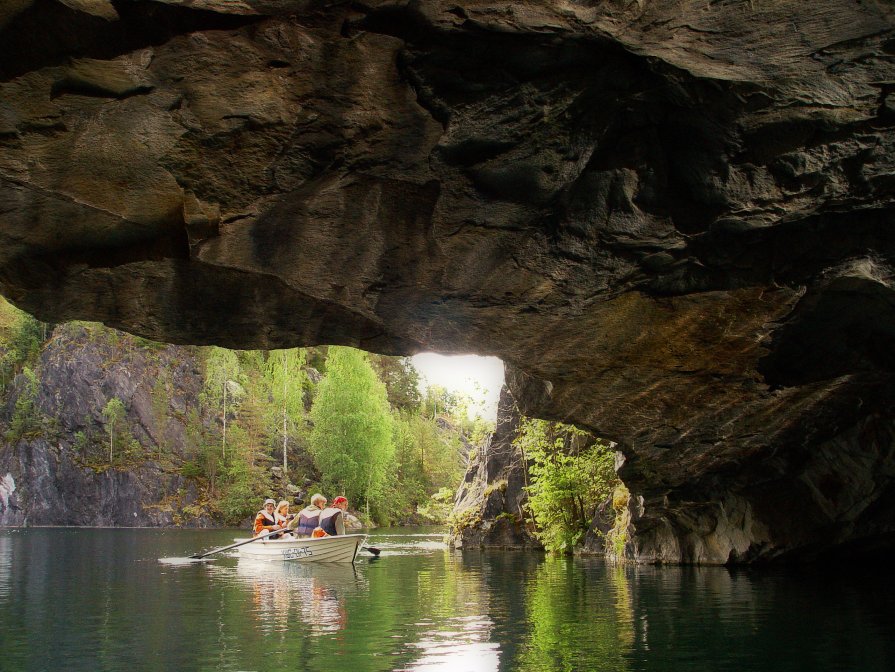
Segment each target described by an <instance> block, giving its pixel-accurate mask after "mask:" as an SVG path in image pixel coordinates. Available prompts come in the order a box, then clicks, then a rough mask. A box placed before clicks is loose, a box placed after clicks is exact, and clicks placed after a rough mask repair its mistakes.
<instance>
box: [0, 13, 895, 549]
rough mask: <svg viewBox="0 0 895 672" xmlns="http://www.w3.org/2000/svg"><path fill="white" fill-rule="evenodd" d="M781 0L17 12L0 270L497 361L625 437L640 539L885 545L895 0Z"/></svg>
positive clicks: (369, 343)
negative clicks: (845, 484) (867, 540)
mask: <svg viewBox="0 0 895 672" xmlns="http://www.w3.org/2000/svg"><path fill="white" fill-rule="evenodd" d="M758 4H759V5H760V6H756V3H748V2H743V3H729V4H727V5H721V6H715V5H712V6H708V5H702V4H699V3H690V2H686V1H683V0H667V1H665V2H655V3H628V4H627V5H623V4H616V3H602V4H600V5H596V6H589V5H588V4H586V3H568V2H531V3H505V2H472V3H463V5H462V6H460V5H457V4H456V3H441V2H437V1H431V2H419V3H403V2H367V3H354V4H351V5H334V6H333V5H324V4H321V3H314V2H307V1H303V2H267V1H265V0H244V1H241V2H229V1H227V2H225V1H224V0H202V1H201V2H195V1H193V2H180V1H178V0H166V1H165V2H153V1H151V0H143V1H140V2H133V3H122V2H107V1H105V0H95V1H93V2H90V1H88V0H77V1H75V0H70V1H66V2H64V3H63V2H55V1H53V0H34V1H33V2H27V1H23V2H20V3H18V4H17V5H16V7H13V13H11V14H7V15H6V16H0V31H2V33H0V35H2V36H3V37H4V38H5V39H4V43H5V44H6V45H7V47H6V50H5V51H4V53H3V58H2V59H0V60H2V61H3V63H4V66H3V68H0V75H2V82H0V146H2V152H0V221H2V231H0V286H2V291H3V292H4V294H5V295H6V296H8V297H9V298H10V299H11V300H13V301H15V302H16V303H18V304H19V305H20V306H22V307H24V308H26V309H28V310H30V311H31V312H33V313H35V314H36V315H38V316H40V317H42V318H45V319H51V320H62V319H71V318H87V319H96V320H101V321H103V322H106V323H107V324H110V325H112V326H116V327H120V328H124V329H126V330H129V331H133V332H135V333H139V334H141V335H144V336H148V337H152V338H156V339H160V340H168V341H172V342H193V343H212V342H214V343H219V344H222V345H228V346H231V347H271V348H272V347H281V346H290V345H305V344H315V343H340V344H349V345H354V346H357V347H361V348H365V349H368V350H375V351H378V352H383V353H388V354H412V353H414V352H418V351H421V350H436V351H442V352H478V353H481V354H494V355H497V356H500V357H501V358H502V359H504V360H505V361H506V362H507V363H508V364H509V365H510V366H512V367H514V368H515V370H516V371H515V372H514V373H512V375H510V376H509V382H510V386H511V388H513V389H514V392H515V396H516V398H517V399H518V400H519V401H520V403H521V404H522V405H523V407H524V410H525V411H526V412H529V413H531V414H534V415H540V416H547V417H552V418H556V419H562V420H565V421H569V422H575V423H577V424H581V425H583V426H586V427H588V428H590V429H592V430H594V431H595V432H597V433H599V434H601V435H603V436H606V437H607V438H611V439H613V440H616V441H618V442H619V444H620V446H621V447H622V449H623V450H624V452H625V453H626V457H627V459H626V463H625V466H624V467H623V469H622V472H621V473H622V475H623V477H624V478H625V480H626V481H627V482H628V483H629V485H630V486H631V488H632V490H633V491H634V492H635V493H637V494H638V496H640V497H642V498H643V507H642V511H641V512H640V514H639V518H636V519H635V527H638V526H639V530H640V532H639V534H638V536H637V537H636V538H635V543H637V544H638V550H637V553H638V554H639V556H640V557H642V558H644V559H657V560H663V559H678V560H680V559H683V560H695V561H708V562H725V561H728V560H730V559H744V558H745V559H749V558H753V557H754V558H765V557H775V556H777V555H781V554H785V553H787V552H790V551H793V550H795V549H797V548H802V547H805V546H807V545H810V544H813V543H816V540H817V539H818V538H821V537H823V536H824V535H829V536H831V537H832V538H834V539H835V540H837V543H838V541H839V540H842V539H845V540H848V539H860V538H861V536H862V535H865V536H868V535H869V536H873V535H878V534H879V533H880V531H881V530H883V529H888V528H886V526H885V521H884V520H883V514H882V513H880V512H876V513H875V512H874V507H875V505H876V504H878V503H879V502H881V501H887V498H889V497H891V492H892V487H893V484H892V473H893V470H892V459H893V456H892V449H891V445H892V444H891V438H890V436H891V420H892V418H891V411H890V406H891V404H890V401H891V399H892V394H891V393H892V389H891V388H892V381H891V374H892V361H891V355H890V353H891V352H892V348H891V345H892V334H893V330H892V328H891V326H890V325H892V316H893V310H892V308H893V300H892V299H893V296H892V288H891V275H892V270H891V269H892V255H893V251H895V245H893V240H892V233H891V231H892V226H891V212H892V208H891V204H892V196H893V187H895V180H893V179H892V177H891V176H892V174H893V172H895V166H893V165H892V159H891V157H892V156H893V154H892V152H891V151H890V150H891V148H892V144H893V141H895V133H893V128H895V105H892V104H891V101H890V98H891V97H892V96H893V95H895V93H893V92H895V85H893V84H891V82H893V81H895V63H893V52H895V48H893V47H892V45H893V44H895V39H893V36H892V25H893V23H892V14H891V9H890V8H889V7H887V6H885V5H884V4H874V3H867V4H864V5H860V6H859V5H855V4H854V3H851V2H845V0H827V1H825V2H820V3H815V4H813V5H812V6H811V7H805V6H804V5H803V3H800V2H795V1H793V2H781V3H772V4H768V5H767V6H765V5H764V4H763V3H758ZM16 9H18V13H15V10H16ZM35 26H42V27H43V28H44V29H45V33H46V35H49V36H53V35H56V34H61V33H62V32H63V31H64V32H65V33H66V35H68V37H67V38H66V39H65V40H60V41H59V42H58V46H54V47H53V48H52V49H51V48H49V47H46V45H44V46H42V45H43V42H41V41H39V40H37V39H36V38H34V37H33V36H29V35H25V34H23V31H24V30H26V29H29V28H34V27H35ZM14 47H15V49H13V48H14ZM855 452H858V453H860V454H861V455H862V456H863V457H862V459H861V460H858V461H857V462H855V460H854V459H853V458H854V453H855ZM820 454H823V455H826V456H827V458H826V459H827V461H828V462H829V463H830V464H832V465H833V466H832V467H831V468H830V470H828V471H829V473H827V470H824V469H821V468H820V466H819V465H818V464H816V461H817V455H820ZM858 472H860V473H861V474H863V475H862V476H861V477H860V478H858V477H855V479H852V480H858V481H860V482H861V485H860V488H859V489H862V492H863V495H862V496H861V497H859V498H858V499H857V500H855V498H854V497H843V496H842V495H841V492H843V491H844V490H842V489H841V488H840V489H839V490H836V488H832V487H822V485H821V484H822V483H829V482H831V481H830V474H833V475H834V476H835V478H837V479H838V480H839V481H848V480H849V479H848V478H847V477H846V475H847V474H849V473H852V474H854V473H858ZM855 487H858V486H855ZM845 490H848V488H845ZM769 493H773V495H770V494H769ZM837 493H840V494H837ZM770 501H773V502H775V503H776V504H775V505H774V506H768V505H767V502H770ZM787 508H792V509H793V510H792V511H789V512H787V511H786V510H779V509H787ZM884 508H885V507H883V508H882V509H881V510H882V511H884ZM799 510H801V511H809V510H810V511H812V512H814V513H812V514H811V515H806V516H804V518H805V520H806V521H807V520H810V523H806V525H805V527H806V529H805V530H800V529H799V525H798V524H797V520H798V518H799V513H798V511H799ZM856 510H858V511H859V512H860V513H859V514H856V513H855V511H856ZM720 530H727V532H723V533H722V532H720ZM730 530H737V532H736V534H733V533H732V532H730ZM796 530H798V531H796ZM831 530H833V531H834V533H833V534H832V535H830V531H831Z"/></svg>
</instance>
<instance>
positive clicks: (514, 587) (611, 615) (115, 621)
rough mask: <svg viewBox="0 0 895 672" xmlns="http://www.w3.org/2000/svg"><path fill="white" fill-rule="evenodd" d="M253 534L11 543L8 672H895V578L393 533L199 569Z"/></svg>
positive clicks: (124, 534) (1, 566) (14, 534)
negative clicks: (303, 559) (347, 561)
mask: <svg viewBox="0 0 895 672" xmlns="http://www.w3.org/2000/svg"><path fill="white" fill-rule="evenodd" d="M233 536H234V534H233V531H232V530H223V531H220V530H219V531H186V530H74V529H72V530H23V531H11V530H0V670H4V671H5V670H7V669H9V670H32V669H33V670H38V669H40V670H43V669H47V670H50V669H52V670H55V669H65V670H75V671H80V670H96V669H99V670H126V671H127V672H142V671H143V670H147V671H149V670H153V671H154V670H233V671H236V670H264V671H274V672H275V671H278V670H283V671H286V670H289V671H290V672H295V671H296V670H299V671H303V670H308V671H315V672H316V671H318V670H320V671H326V672H338V671H341V670H346V671H347V672H380V671H383V672H384V671H388V670H401V671H408V672H410V671H413V672H416V671H427V672H428V671H439V672H440V671H444V672H464V671H467V672H511V671H512V672H516V671H517V670H518V671H520V672H535V671H537V672H541V671H542V670H547V671H548V672H551V671H556V672H560V671H562V672H566V671H570V670H571V671H577V670H588V671H590V670H594V671H606V672H610V671H611V672H620V671H626V670H631V671H632V672H637V671H652V670H656V671H659V670H662V671H665V670H675V671H676V672H678V671H679V672H690V671H694V672H695V671H697V670H698V671H700V672H701V671H702V670H731V671H733V670H736V672H757V671H758V670H762V672H764V671H765V670H803V669H804V670H812V671H814V670H818V671H824V670H846V669H861V670H866V671H868V672H876V671H877V670H879V671H882V670H887V671H888V670H891V669H895V664H893V663H895V629H893V622H895V621H893V614H895V591H892V590H891V588H892V586H893V581H892V579H891V578H889V577H888V575H883V576H882V577H870V578H866V577H861V575H860V574H858V573H855V574H854V575H851V576H850V575H848V574H847V573H845V572H837V573H836V574H834V575H832V576H831V575H829V574H825V575H822V576H811V575H810V573H806V572H803V571H801V570H800V571H797V572H770V571H749V572H742V571H740V572H733V571H728V570H726V569H723V568H703V569H696V568H649V567H640V568H638V567H624V568H619V567H608V566H606V565H604V564H603V563H602V562H600V561H598V560H590V559H568V558H559V559H550V558H545V557H544V556H541V555H538V554H533V553H518V552H517V553H514V552H475V551H467V552H466V553H459V552H456V551H454V550H452V549H450V548H448V547H447V546H446V545H445V544H444V542H443V540H442V537H441V534H440V532H437V531H435V532H433V531H417V532H413V531H385V532H384V533H380V532H378V531H377V532H375V533H374V534H373V535H372V537H371V539H370V542H369V543H370V545H371V546H374V547H377V548H379V549H381V551H382V553H381V555H380V557H379V558H378V559H376V558H373V557H372V556H371V555H369V554H367V555H366V556H365V557H364V558H363V559H361V560H360V561H359V562H358V563H357V564H356V565H354V566H352V565H323V564H301V563H283V562H280V561H275V562H265V561H258V560H246V559H243V558H239V556H238V551H236V550H234V551H231V552H228V553H226V554H222V555H221V556H214V557H215V558H216V559H214V560H213V561H205V562H191V561H190V562H188V561H186V556H188V555H190V554H192V553H194V552H197V551H201V550H203V549H210V548H214V547H218V546H224V545H227V544H229V543H232V538H233ZM160 558H168V559H169V560H171V559H176V558H181V559H182V560H183V562H180V563H177V562H176V561H175V562H166V563H162V562H159V559H160ZM48 633H52V641H53V646H50V647H47V646H46V643H47V636H48Z"/></svg>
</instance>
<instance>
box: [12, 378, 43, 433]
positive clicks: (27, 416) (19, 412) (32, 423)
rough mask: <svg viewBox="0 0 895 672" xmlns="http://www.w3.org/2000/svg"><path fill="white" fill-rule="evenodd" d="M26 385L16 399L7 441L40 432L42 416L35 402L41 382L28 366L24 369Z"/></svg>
mask: <svg viewBox="0 0 895 672" xmlns="http://www.w3.org/2000/svg"><path fill="white" fill-rule="evenodd" d="M22 377H23V380H24V384H23V385H22V389H21V391H20V392H19V396H18V398H17V399H16V407H15V410H14V411H13V415H12V421H11V422H10V423H9V429H8V430H7V432H6V440H7V441H10V442H12V441H18V440H19V439H21V438H23V437H25V436H27V435H29V434H32V433H34V432H36V431H38V430H40V426H41V423H40V414H39V413H38V411H37V407H36V405H35V401H36V400H37V391H38V387H39V382H38V380H37V376H36V375H35V373H34V371H32V370H31V369H30V368H28V367H27V366H26V367H24V368H23V369H22Z"/></svg>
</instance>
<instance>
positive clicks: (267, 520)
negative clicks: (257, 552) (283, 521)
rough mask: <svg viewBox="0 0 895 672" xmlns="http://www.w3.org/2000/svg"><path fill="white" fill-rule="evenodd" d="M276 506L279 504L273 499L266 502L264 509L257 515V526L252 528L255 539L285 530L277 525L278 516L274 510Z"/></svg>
mask: <svg viewBox="0 0 895 672" xmlns="http://www.w3.org/2000/svg"><path fill="white" fill-rule="evenodd" d="M276 505H277V503H276V501H274V500H273V499H265V500H264V508H263V509H261V510H260V511H259V512H258V513H257V514H255V525H254V527H253V528H252V536H253V537H257V536H258V535H259V534H264V533H265V532H272V531H274V530H282V529H283V527H282V526H281V525H278V524H277V519H276V514H275V513H274V510H273V509H274V507H275V506H276Z"/></svg>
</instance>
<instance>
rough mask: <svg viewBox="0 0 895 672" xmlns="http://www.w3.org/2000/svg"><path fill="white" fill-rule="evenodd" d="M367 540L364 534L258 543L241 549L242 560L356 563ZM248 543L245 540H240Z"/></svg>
mask: <svg viewBox="0 0 895 672" xmlns="http://www.w3.org/2000/svg"><path fill="white" fill-rule="evenodd" d="M366 540H367V535H365V534H340V535H336V536H333V537H318V538H316V539H312V538H310V537H305V538H301V539H259V540H258V541H253V542H252V543H250V544H243V545H242V546H240V547H239V555H240V557H243V558H254V559H257V560H288V561H290V562H354V561H355V559H356V558H357V554H358V551H360V548H361V546H363V543H364V542H365V541H366ZM237 541H245V539H237Z"/></svg>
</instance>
